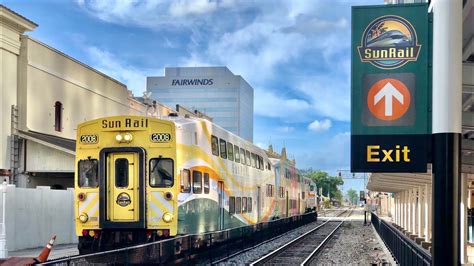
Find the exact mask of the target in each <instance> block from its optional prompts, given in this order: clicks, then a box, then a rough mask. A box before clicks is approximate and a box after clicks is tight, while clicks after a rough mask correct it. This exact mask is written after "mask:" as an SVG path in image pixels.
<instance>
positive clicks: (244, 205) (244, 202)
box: [242, 197, 247, 213]
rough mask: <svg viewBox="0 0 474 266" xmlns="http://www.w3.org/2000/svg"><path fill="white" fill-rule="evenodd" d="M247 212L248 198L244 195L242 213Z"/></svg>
mask: <svg viewBox="0 0 474 266" xmlns="http://www.w3.org/2000/svg"><path fill="white" fill-rule="evenodd" d="M246 212H247V198H246V197H242V213H246Z"/></svg>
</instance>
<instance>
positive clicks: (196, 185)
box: [193, 171, 202, 194]
mask: <svg viewBox="0 0 474 266" xmlns="http://www.w3.org/2000/svg"><path fill="white" fill-rule="evenodd" d="M193 193H194V194H201V193H202V173H201V172H199V171H193Z"/></svg>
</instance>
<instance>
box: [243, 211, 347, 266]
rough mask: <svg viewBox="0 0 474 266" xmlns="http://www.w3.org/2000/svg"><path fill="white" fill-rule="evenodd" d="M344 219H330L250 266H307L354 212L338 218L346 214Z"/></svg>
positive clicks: (343, 212) (344, 212)
mask: <svg viewBox="0 0 474 266" xmlns="http://www.w3.org/2000/svg"><path fill="white" fill-rule="evenodd" d="M346 213H348V214H347V215H346V217H345V218H344V219H338V220H335V219H336V218H333V219H329V220H327V221H326V222H324V223H323V224H321V225H319V226H317V227H315V228H314V229H311V230H310V231H308V232H306V233H305V234H303V235H301V236H299V237H298V238H296V239H294V240H292V241H291V242H288V243H287V244H285V245H283V246H281V247H280V248H278V249H276V250H274V251H272V252H270V253H268V254H267V255H265V256H264V257H262V258H260V259H258V260H256V261H254V262H252V263H251V264H250V265H295V264H299V265H307V264H309V262H311V260H312V259H313V258H314V257H315V255H316V254H317V253H318V252H319V251H320V250H321V248H322V247H323V246H324V244H326V243H327V242H328V240H329V239H331V237H332V236H333V235H334V233H335V232H336V231H337V229H339V227H340V226H341V225H342V224H343V223H344V221H345V220H346V219H347V217H348V216H350V215H351V213H352V210H345V211H342V212H341V213H339V214H338V215H337V216H338V217H339V216H342V215H344V214H346Z"/></svg>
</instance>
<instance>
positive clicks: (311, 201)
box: [303, 177, 318, 212]
mask: <svg viewBox="0 0 474 266" xmlns="http://www.w3.org/2000/svg"><path fill="white" fill-rule="evenodd" d="M303 179H304V183H305V190H306V212H312V211H317V206H318V197H317V194H316V191H317V188H316V183H315V182H314V181H313V180H311V179H310V178H307V177H304V178H303Z"/></svg>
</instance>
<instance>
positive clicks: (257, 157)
mask: <svg viewBox="0 0 474 266" xmlns="http://www.w3.org/2000/svg"><path fill="white" fill-rule="evenodd" d="M259 157H260V156H258V155H255V163H256V166H257V169H260V158H259Z"/></svg>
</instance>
